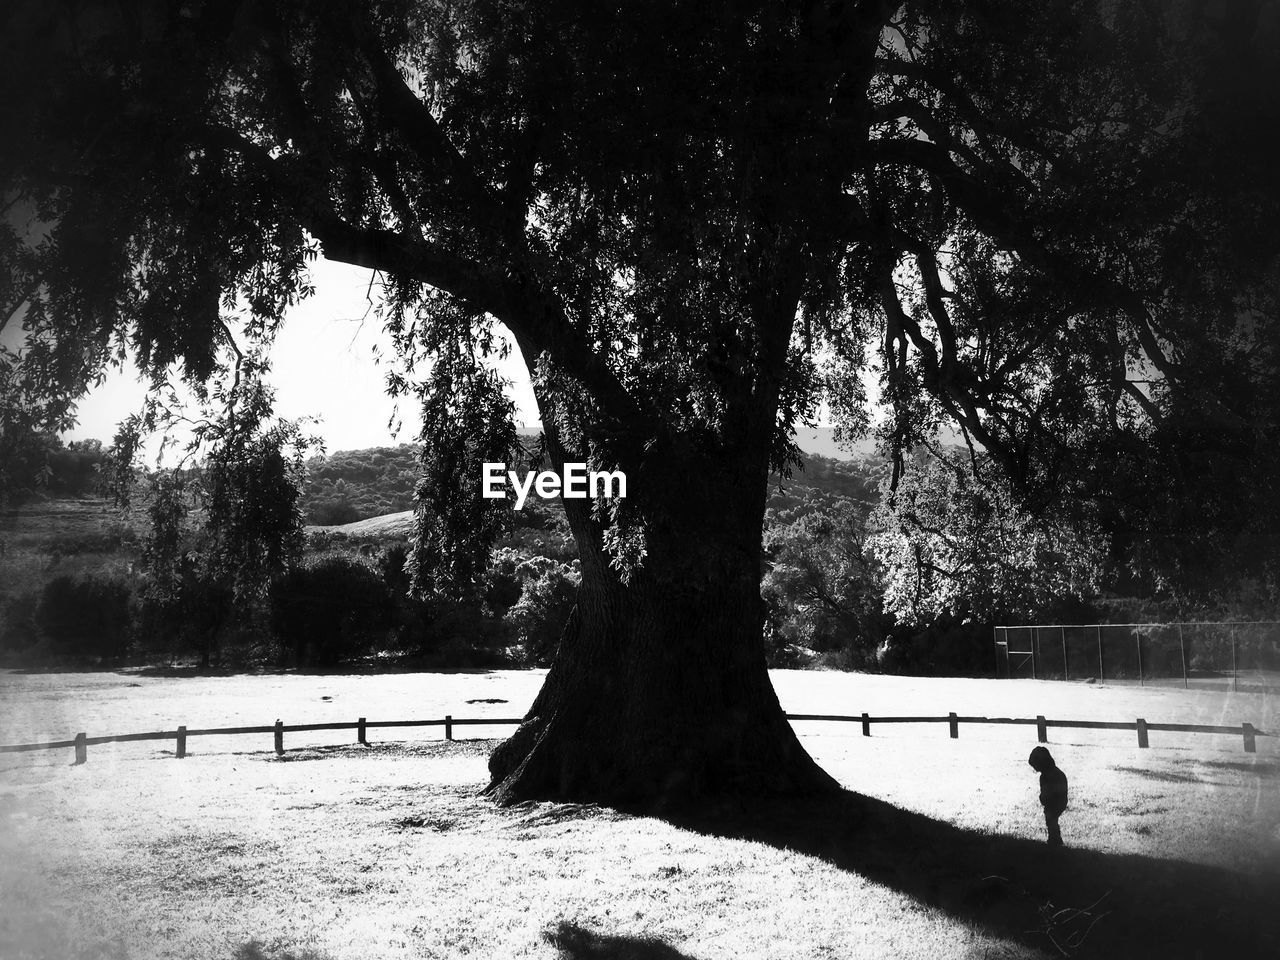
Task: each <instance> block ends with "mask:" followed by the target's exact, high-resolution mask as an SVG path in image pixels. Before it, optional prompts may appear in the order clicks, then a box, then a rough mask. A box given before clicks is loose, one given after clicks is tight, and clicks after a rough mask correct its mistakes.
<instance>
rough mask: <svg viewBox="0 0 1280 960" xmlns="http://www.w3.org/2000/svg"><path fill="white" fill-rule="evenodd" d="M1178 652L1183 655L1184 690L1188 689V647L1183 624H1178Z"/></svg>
mask: <svg viewBox="0 0 1280 960" xmlns="http://www.w3.org/2000/svg"><path fill="white" fill-rule="evenodd" d="M1178 650H1179V651H1180V652H1181V654H1182V689H1183V690H1185V689H1187V645H1186V644H1185V643H1184V642H1183V640H1182V624H1181V623H1179V624H1178Z"/></svg>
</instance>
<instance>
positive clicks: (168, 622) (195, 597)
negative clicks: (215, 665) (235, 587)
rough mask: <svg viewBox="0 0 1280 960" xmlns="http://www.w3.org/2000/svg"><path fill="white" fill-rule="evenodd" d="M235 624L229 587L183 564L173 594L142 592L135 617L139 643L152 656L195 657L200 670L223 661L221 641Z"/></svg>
mask: <svg viewBox="0 0 1280 960" xmlns="http://www.w3.org/2000/svg"><path fill="white" fill-rule="evenodd" d="M236 620H237V615H236V610H235V594H234V592H233V591H232V589H231V587H230V586H228V585H227V584H225V583H221V582H219V581H218V580H216V579H214V578H213V577H211V576H209V575H208V574H207V573H204V572H202V571H199V570H197V569H195V568H194V567H193V566H191V565H187V564H184V565H183V569H182V579H181V582H180V583H179V584H178V585H177V589H176V591H175V592H172V593H170V594H168V595H158V594H155V593H148V592H146V591H144V595H143V597H142V598H141V599H140V600H139V602H138V605H137V613H136V633H137V635H138V639H139V643H140V644H141V645H142V646H143V647H145V649H146V650H147V651H148V652H150V653H153V654H160V653H163V654H165V655H167V656H168V657H169V659H171V660H172V659H173V657H174V656H176V655H179V654H191V653H194V654H195V655H197V656H198V657H199V658H200V666H201V668H206V669H207V668H208V667H209V666H210V665H211V663H212V661H213V659H214V658H215V657H218V658H219V659H225V657H224V654H225V653H226V651H225V649H224V647H225V644H224V642H223V641H224V638H225V637H226V636H227V635H228V634H229V633H230V632H231V631H232V628H233V627H235V626H236V625H237V624H236Z"/></svg>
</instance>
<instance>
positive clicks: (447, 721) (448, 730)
mask: <svg viewBox="0 0 1280 960" xmlns="http://www.w3.org/2000/svg"><path fill="white" fill-rule="evenodd" d="M444 738H445V739H446V740H452V739H453V717H452V716H451V715H449V714H445V718H444Z"/></svg>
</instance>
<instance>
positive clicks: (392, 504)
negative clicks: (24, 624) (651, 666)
mask: <svg viewBox="0 0 1280 960" xmlns="http://www.w3.org/2000/svg"><path fill="white" fill-rule="evenodd" d="M521 432H522V433H524V434H526V435H528V436H536V435H537V431H535V430H523V431H521ZM809 434H811V435H810V436H807V437H806V436H801V437H799V438H798V439H799V440H800V441H801V447H802V449H803V448H804V447H805V445H806V443H807V444H808V445H809V446H813V447H818V446H821V442H822V441H824V437H823V436H822V434H823V431H809ZM825 434H826V435H827V436H826V438H825V442H826V443H827V445H828V446H829V447H832V448H834V441H833V440H831V438H830V434H831V431H829V430H828V431H825ZM418 450H419V448H418V447H417V446H416V445H413V444H401V445H400V446H398V447H373V448H370V449H368V450H342V451H338V452H336V453H333V454H330V455H329V456H326V457H316V458H314V459H312V460H311V461H310V462H309V463H308V472H309V476H308V480H307V485H306V489H305V490H304V499H303V504H302V508H303V512H304V514H305V515H306V518H307V522H308V523H310V524H313V525H316V526H341V525H346V524H353V523H357V522H360V521H366V520H370V519H371V518H375V517H387V516H388V515H391V514H400V513H405V512H406V511H410V510H412V509H413V490H414V485H415V483H416V482H417V477H418ZM806 452H807V453H808V454H809V455H808V456H806V457H805V460H804V463H803V465H802V466H801V467H796V468H795V469H793V471H792V475H791V477H790V478H789V479H783V478H780V477H776V476H775V477H774V478H773V481H772V484H773V486H772V491H771V497H770V501H769V506H770V507H771V508H772V509H775V510H782V509H788V508H791V507H794V506H796V505H797V504H799V503H800V502H802V501H803V500H806V499H810V498H812V497H814V496H838V497H848V498H850V499H854V500H861V501H872V500H874V499H875V498H876V496H877V488H878V486H879V476H878V467H877V465H876V461H874V460H871V459H858V460H851V459H831V458H828V457H825V456H821V455H818V454H816V453H814V452H812V451H806ZM526 512H528V511H527V510H526ZM375 526H376V525H375ZM348 532H350V533H352V534H358V535H366V534H369V535H374V534H375V529H374V528H373V527H371V528H370V529H368V530H367V531H366V530H364V529H362V528H360V529H352V530H350V531H348Z"/></svg>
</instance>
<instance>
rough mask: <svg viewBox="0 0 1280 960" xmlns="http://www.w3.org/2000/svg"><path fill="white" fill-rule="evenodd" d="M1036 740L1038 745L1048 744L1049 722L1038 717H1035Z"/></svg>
mask: <svg viewBox="0 0 1280 960" xmlns="http://www.w3.org/2000/svg"><path fill="white" fill-rule="evenodd" d="M1036 740H1037V741H1039V742H1040V743H1048V742H1049V722H1048V721H1047V720H1045V718H1044V717H1042V716H1039V715H1037V716H1036Z"/></svg>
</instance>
